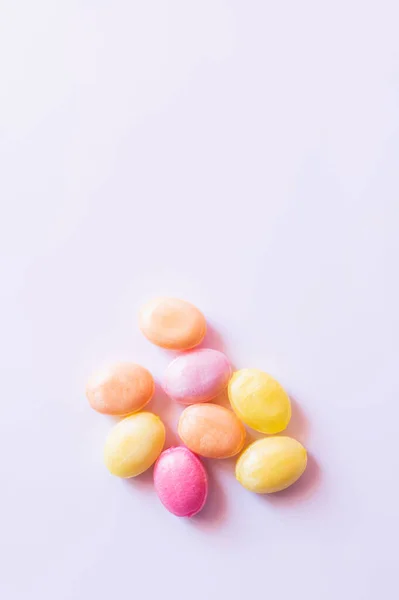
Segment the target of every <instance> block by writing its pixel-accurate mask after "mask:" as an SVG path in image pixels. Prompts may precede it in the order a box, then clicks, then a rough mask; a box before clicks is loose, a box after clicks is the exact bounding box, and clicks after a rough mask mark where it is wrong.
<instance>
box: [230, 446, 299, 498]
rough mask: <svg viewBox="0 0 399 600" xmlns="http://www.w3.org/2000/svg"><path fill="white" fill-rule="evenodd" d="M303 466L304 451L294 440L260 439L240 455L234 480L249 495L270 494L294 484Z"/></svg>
mask: <svg viewBox="0 0 399 600" xmlns="http://www.w3.org/2000/svg"><path fill="white" fill-rule="evenodd" d="M306 463H307V453H306V450H305V448H304V447H303V446H302V444H300V443H299V442H298V441H297V440H294V439H293V438H290V437H283V436H281V437H280V436H276V437H270V438H264V439H263V440H258V441H257V442H253V444H251V445H250V446H248V448H247V449H246V450H245V451H244V452H243V453H242V454H241V456H240V458H239V459H238V461H237V465H236V477H237V479H238V481H239V482H240V483H241V485H242V486H244V487H245V488H246V489H247V490H249V491H250V492H256V493H257V494H271V493H273V492H280V491H281V490H285V488H287V487H289V486H290V485H292V484H293V483H295V481H297V479H299V477H300V476H301V475H302V473H303V472H304V470H305V469H306Z"/></svg>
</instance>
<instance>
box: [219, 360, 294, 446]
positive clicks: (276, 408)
mask: <svg viewBox="0 0 399 600" xmlns="http://www.w3.org/2000/svg"><path fill="white" fill-rule="evenodd" d="M229 400H230V403H231V406H232V407H233V410H234V411H235V413H236V414H237V416H238V417H239V418H240V419H241V421H243V422H244V423H245V424H246V425H248V426H249V427H252V429H255V430H256V431H260V432H262V433H268V434H273V433H278V432H280V431H283V429H285V428H286V427H287V425H288V423H289V421H290V418H291V402H290V399H289V397H288V394H287V392H286V391H285V390H284V388H283V387H282V386H281V385H280V384H279V383H278V381H276V380H275V379H274V378H273V377H272V376H271V375H268V374H267V373H264V372H263V371H260V370H259V369H241V370H240V371H236V373H234V375H233V377H232V378H231V379H230V383H229Z"/></svg>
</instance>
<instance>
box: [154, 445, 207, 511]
mask: <svg viewBox="0 0 399 600" xmlns="http://www.w3.org/2000/svg"><path fill="white" fill-rule="evenodd" d="M154 485H155V490H156V492H157V494H158V496H159V499H160V500H161V502H162V504H163V505H164V506H165V508H167V509H168V510H169V511H170V512H171V513H173V514H174V515H176V516H177V517H192V516H193V515H195V514H197V513H198V512H199V511H200V510H201V509H202V508H203V506H204V504H205V501H206V497H207V495H208V477H207V474H206V471H205V469H204V467H203V465H202V463H201V461H200V460H199V458H197V457H196V456H195V454H193V453H192V452H191V451H190V450H189V449H188V448H184V447H183V446H178V447H175V448H169V449H168V450H165V451H164V452H162V454H161V456H160V457H159V458H158V460H157V462H156V463H155V467H154Z"/></svg>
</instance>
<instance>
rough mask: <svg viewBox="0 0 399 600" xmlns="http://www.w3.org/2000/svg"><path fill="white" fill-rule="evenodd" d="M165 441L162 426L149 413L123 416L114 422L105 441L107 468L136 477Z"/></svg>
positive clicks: (160, 450) (159, 420)
mask: <svg viewBox="0 0 399 600" xmlns="http://www.w3.org/2000/svg"><path fill="white" fill-rule="evenodd" d="M164 444H165V426H164V424H163V423H162V421H161V419H160V418H159V417H157V416H156V415H154V414H153V413H150V412H141V413H136V414H134V415H131V416H130V417H126V418H125V419H123V420H122V421H120V422H119V423H118V424H117V425H115V426H114V427H113V428H112V429H111V431H110V433H109V435H108V437H107V440H106V442H105V449H104V460H105V465H106V467H107V469H108V470H109V471H110V472H111V473H112V475H117V476H118V477H136V475H140V473H143V472H144V471H146V470H147V469H149V468H150V467H151V465H152V464H153V463H154V462H155V461H156V459H157V458H158V456H159V455H160V454H161V452H162V448H163V446H164Z"/></svg>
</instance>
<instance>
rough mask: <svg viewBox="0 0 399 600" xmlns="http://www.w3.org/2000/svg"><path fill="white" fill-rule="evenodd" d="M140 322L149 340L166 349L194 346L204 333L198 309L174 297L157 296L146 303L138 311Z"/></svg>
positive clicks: (201, 317) (200, 340)
mask: <svg viewBox="0 0 399 600" xmlns="http://www.w3.org/2000/svg"><path fill="white" fill-rule="evenodd" d="M139 326H140V329H141V331H142V333H143V334H144V335H145V337H146V338H147V339H148V340H150V342H152V343H153V344H155V345H156V346H161V347H162V348H168V349H169V350H189V349H190V348H194V346H197V345H198V344H199V343H201V342H202V340H203V339H204V336H205V333H206V321H205V317H204V315H203V314H202V313H201V311H199V310H198V308H196V307H195V306H194V305H193V304H190V303H189V302H186V301H185V300H178V299H177V298H156V299H155V300H151V302H148V303H147V304H145V305H144V306H143V308H142V309H141V311H140V316H139Z"/></svg>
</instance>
